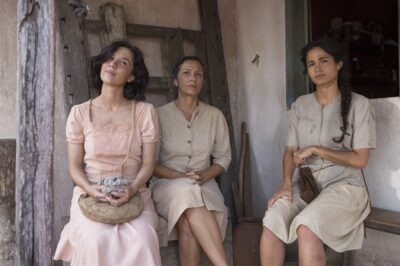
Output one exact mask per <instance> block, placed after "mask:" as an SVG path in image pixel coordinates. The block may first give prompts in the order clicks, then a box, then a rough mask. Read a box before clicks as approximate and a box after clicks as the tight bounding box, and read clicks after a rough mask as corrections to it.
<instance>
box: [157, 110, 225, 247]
mask: <svg viewBox="0 0 400 266" xmlns="http://www.w3.org/2000/svg"><path fill="white" fill-rule="evenodd" d="M157 113H158V117H159V124H160V133H161V138H160V147H159V155H158V163H160V164H161V165H164V166H166V167H169V168H171V169H173V170H176V171H178V172H185V169H186V168H191V169H194V170H197V171H202V170H204V169H207V168H208V167H210V164H211V162H210V158H211V160H212V163H216V164H219V165H221V166H222V167H223V168H224V169H225V170H226V169H228V167H229V164H230V161H231V149H230V142H229V131H228V126H227V124H226V121H225V118H224V116H223V114H222V112H221V111H219V110H218V109H217V108H215V107H212V106H210V105H207V104H205V103H202V102H200V103H199V106H198V107H197V109H196V110H195V111H194V113H193V116H192V118H191V121H187V120H186V118H185V116H184V115H183V113H182V112H181V111H180V110H179V109H178V108H177V107H176V105H175V103H174V102H171V103H168V104H166V105H164V106H162V107H160V108H158V109H157ZM150 189H151V190H152V193H153V201H154V205H155V208H156V210H157V213H158V214H159V215H160V216H161V217H162V224H163V226H160V228H159V239H160V244H161V246H166V245H167V243H168V241H169V240H176V239H178V232H177V229H176V226H175V225H176V223H177V221H178V220H179V217H180V216H181V215H182V213H183V212H184V211H185V210H186V209H188V208H196V207H203V206H205V207H206V208H207V209H208V210H210V211H213V214H214V216H215V218H216V221H217V223H218V226H219V229H220V233H221V236H222V238H224V237H225V232H226V227H227V221H228V220H227V217H228V209H227V207H226V206H225V205H224V197H223V195H222V193H221V191H220V189H219V187H218V184H217V182H216V181H215V179H211V180H209V181H207V182H206V183H204V184H202V185H199V184H197V182H195V181H193V180H191V179H188V178H185V177H182V178H177V179H161V178H157V177H154V178H153V179H152V181H151V183H150Z"/></svg>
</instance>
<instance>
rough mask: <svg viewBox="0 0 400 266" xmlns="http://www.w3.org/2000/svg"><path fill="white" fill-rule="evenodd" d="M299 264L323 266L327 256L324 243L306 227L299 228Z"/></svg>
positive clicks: (302, 265)
mask: <svg viewBox="0 0 400 266" xmlns="http://www.w3.org/2000/svg"><path fill="white" fill-rule="evenodd" d="M297 239H298V243H299V263H300V265H301V266H308V265H310V266H311V265H312V266H319V265H321V266H323V265H325V264H326V255H325V250H324V244H323V243H322V241H321V240H320V239H319V238H318V237H317V236H316V235H315V234H314V233H313V232H312V231H311V230H310V229H309V228H308V227H307V226H305V225H300V226H299V227H298V228H297Z"/></svg>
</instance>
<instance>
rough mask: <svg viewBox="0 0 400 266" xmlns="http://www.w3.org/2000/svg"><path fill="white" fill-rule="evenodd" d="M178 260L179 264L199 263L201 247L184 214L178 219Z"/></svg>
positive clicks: (188, 265)
mask: <svg viewBox="0 0 400 266" xmlns="http://www.w3.org/2000/svg"><path fill="white" fill-rule="evenodd" d="M178 232H179V262H180V265H181V266H192V265H193V266H197V265H199V264H200V256H201V247H200V245H199V243H198V242H197V240H196V238H195V237H194V235H193V233H192V229H190V225H189V222H188V221H187V219H186V217H185V215H182V216H181V217H180V218H179V220H178Z"/></svg>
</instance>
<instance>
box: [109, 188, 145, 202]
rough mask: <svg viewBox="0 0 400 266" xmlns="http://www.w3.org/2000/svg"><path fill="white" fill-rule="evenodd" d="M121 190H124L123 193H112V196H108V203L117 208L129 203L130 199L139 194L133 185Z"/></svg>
mask: <svg viewBox="0 0 400 266" xmlns="http://www.w3.org/2000/svg"><path fill="white" fill-rule="evenodd" d="M120 188H121V189H123V191H122V192H111V194H110V195H109V196H107V201H108V202H109V203H110V204H111V205H113V206H116V207H118V206H120V205H122V204H124V203H126V202H128V201H129V200H130V198H132V197H133V195H135V194H136V192H138V190H137V189H135V188H134V187H133V186H132V185H128V186H121V187H120Z"/></svg>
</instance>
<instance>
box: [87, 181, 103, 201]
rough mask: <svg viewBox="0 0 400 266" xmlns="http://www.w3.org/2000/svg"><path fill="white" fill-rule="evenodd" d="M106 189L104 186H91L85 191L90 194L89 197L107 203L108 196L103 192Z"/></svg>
mask: <svg viewBox="0 0 400 266" xmlns="http://www.w3.org/2000/svg"><path fill="white" fill-rule="evenodd" d="M102 188H104V186H100V185H96V184H94V185H89V186H87V187H86V188H85V191H86V193H87V194H89V196H91V197H92V198H95V199H97V200H100V201H105V202H107V201H108V200H107V195H106V194H104V193H102V192H101V189H102Z"/></svg>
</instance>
